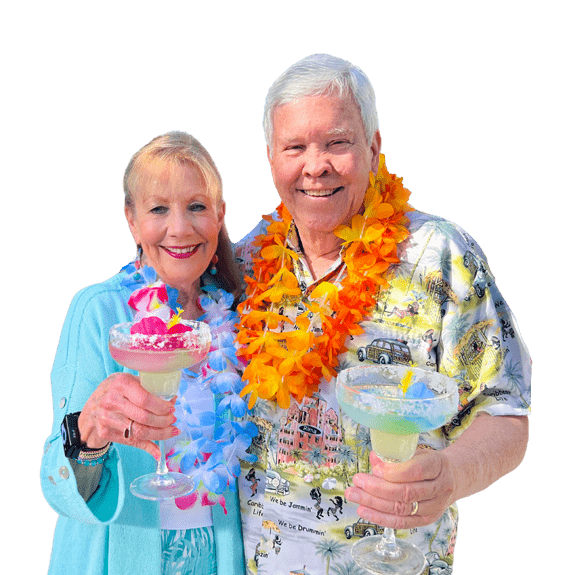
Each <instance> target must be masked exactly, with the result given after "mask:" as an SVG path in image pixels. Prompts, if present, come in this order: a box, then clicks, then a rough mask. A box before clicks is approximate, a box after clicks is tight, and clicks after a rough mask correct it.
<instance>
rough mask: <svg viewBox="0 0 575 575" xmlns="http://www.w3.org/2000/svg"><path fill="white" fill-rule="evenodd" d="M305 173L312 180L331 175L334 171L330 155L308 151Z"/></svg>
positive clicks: (318, 151)
mask: <svg viewBox="0 0 575 575" xmlns="http://www.w3.org/2000/svg"><path fill="white" fill-rule="evenodd" d="M303 171H304V175H305V176H310V177H312V178H319V177H321V176H324V175H327V174H330V173H331V172H332V171H333V166H332V165H331V159H330V155H329V154H327V153H325V152H322V151H320V150H313V149H308V150H306V154H305V165H304V170H303Z"/></svg>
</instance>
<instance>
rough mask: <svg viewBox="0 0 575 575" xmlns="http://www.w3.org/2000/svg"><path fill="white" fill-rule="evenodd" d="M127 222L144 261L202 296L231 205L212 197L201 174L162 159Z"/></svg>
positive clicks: (147, 174)
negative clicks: (204, 279)
mask: <svg viewBox="0 0 575 575" xmlns="http://www.w3.org/2000/svg"><path fill="white" fill-rule="evenodd" d="M132 202H133V205H132V206H131V207H126V218H127V220H128V224H129V226H130V231H131V232H132V235H133V236H134V240H135V241H136V243H137V244H139V245H141V246H142V249H143V251H144V256H145V259H144V263H145V264H146V265H149V266H152V267H153V268H154V269H155V270H156V272H157V273H158V275H159V276H160V278H161V279H162V280H163V281H164V283H166V284H168V285H169V286H171V287H174V288H176V289H178V290H180V291H183V292H185V293H190V292H192V291H193V290H195V291H196V292H197V290H198V285H199V278H200V276H201V275H202V274H203V273H204V272H205V271H206V269H207V268H208V266H209V265H210V261H211V260H212V258H213V256H214V254H215V253H216V248H217V246H218V233H219V231H220V229H221V227H222V224H223V219H224V212H225V205H224V203H223V202H219V204H218V202H217V201H216V199H214V198H212V197H211V195H210V194H209V192H208V190H207V186H206V183H205V182H204V178H203V177H202V175H201V173H200V172H199V170H198V169H197V168H195V167H192V166H187V165H179V164H172V163H169V162H164V161H158V162H155V163H154V164H153V165H151V166H148V167H146V168H145V169H144V170H143V173H142V174H141V175H140V177H139V183H138V185H137V186H136V189H135V190H134V191H133V192H132Z"/></svg>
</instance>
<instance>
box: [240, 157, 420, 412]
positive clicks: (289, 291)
mask: <svg viewBox="0 0 575 575" xmlns="http://www.w3.org/2000/svg"><path fill="white" fill-rule="evenodd" d="M409 195H410V192H409V191H408V190H406V189H405V188H404V187H403V184H402V179H401V178H397V177H396V176H395V175H394V174H390V173H389V172H388V171H387V168H386V166H385V157H384V156H383V154H381V155H380V158H379V168H378V172H377V174H373V173H371V174H370V178H369V187H368V189H367V191H366V193H365V198H364V202H363V212H362V213H361V214H356V215H355V216H353V218H352V220H351V222H350V224H351V225H350V226H338V227H337V228H336V229H335V230H334V234H335V235H336V236H337V237H339V238H341V239H342V240H343V251H342V257H343V262H344V263H345V270H346V272H347V274H346V275H345V277H343V279H342V280H341V282H340V286H339V287H338V286H336V285H334V284H331V283H329V282H322V283H320V284H319V285H318V286H316V288H315V289H314V290H313V291H312V292H311V294H310V295H309V303H307V302H305V301H302V293H301V289H300V287H299V283H298V281H297V278H296V276H295V275H294V273H293V271H292V270H291V269H290V268H289V266H291V265H292V264H291V262H292V261H293V259H297V255H296V253H295V252H294V251H293V250H290V249H289V248H288V247H287V243H286V238H287V235H288V232H289V229H290V225H291V222H292V217H291V215H290V214H289V212H288V211H287V209H286V208H285V206H284V205H283V204H280V206H279V207H278V209H277V211H278V214H279V220H276V219H272V218H271V217H269V216H266V217H265V219H266V220H267V221H268V222H270V223H269V225H268V226H267V229H266V232H267V233H266V234H263V235H261V236H258V237H257V238H256V239H255V242H254V244H255V245H256V246H258V247H259V256H258V257H255V258H254V261H253V272H254V275H253V277H252V278H250V277H246V282H247V290H246V295H247V298H246V300H245V301H244V302H242V303H241V304H240V306H238V309H239V311H241V312H242V313H243V316H242V317H241V319H240V322H239V324H238V328H239V333H238V337H237V341H238V342H239V343H240V344H241V345H242V348H241V349H240V350H239V351H238V355H241V356H243V357H244V358H245V359H246V360H247V361H248V362H249V363H248V365H247V367H246V369H245V371H244V375H243V379H244V381H247V383H246V385H245V387H244V389H243V390H242V391H241V393H240V395H241V396H244V395H247V394H251V395H250V400H249V404H248V405H249V407H250V408H251V407H253V405H254V404H255V402H256V400H257V399H258V398H259V397H261V398H262V399H266V400H275V401H277V403H278V406H279V407H281V408H284V409H287V408H288V407H289V405H290V395H291V396H293V397H295V398H296V399H297V400H298V401H301V400H302V399H303V398H304V397H305V396H311V395H312V394H313V393H314V392H315V391H317V390H318V387H319V383H320V380H321V378H322V377H323V378H325V379H326V380H327V381H329V380H330V379H331V378H332V377H333V376H335V375H336V370H335V368H336V366H337V364H338V356H339V355H340V354H341V353H343V352H345V351H346V350H347V348H346V346H345V341H346V338H347V336H348V335H350V334H352V335H357V334H360V333H362V332H363V329H362V328H361V325H360V323H361V322H362V321H363V320H365V319H366V318H367V317H369V315H370V314H371V313H372V312H373V309H374V308H375V305H376V301H377V299H376V298H377V296H378V293H379V290H380V289H382V288H383V289H386V288H388V287H389V280H388V277H387V276H388V275H389V268H390V266H391V265H392V264H394V263H399V258H398V256H397V245H398V244H399V243H400V242H402V241H404V240H405V239H406V238H407V237H408V236H409V232H408V230H407V228H406V223H407V220H406V217H405V213H406V212H408V211H411V210H412V208H411V206H409V204H408V203H407V201H408V199H409ZM284 301H286V302H287V303H288V305H289V302H290V301H291V302H293V301H298V302H301V303H302V304H303V305H304V306H305V307H306V308H307V313H303V314H301V315H300V316H299V317H298V318H297V320H296V322H295V324H296V325H295V326H294V327H295V329H294V330H292V331H285V332H281V331H278V330H279V329H280V326H281V329H284V328H285V327H287V326H293V323H294V322H293V321H291V320H289V319H288V318H287V317H285V316H283V315H281V314H280V313H279V312H278V311H277V310H279V308H280V306H281V305H282V302H284ZM308 314H313V316H314V317H318V318H319V319H320V320H321V327H322V334H321V335H316V334H314V333H312V331H311V325H312V323H314V322H311V321H310V320H309V319H308V317H307V316H308ZM292 329H293V328H292Z"/></svg>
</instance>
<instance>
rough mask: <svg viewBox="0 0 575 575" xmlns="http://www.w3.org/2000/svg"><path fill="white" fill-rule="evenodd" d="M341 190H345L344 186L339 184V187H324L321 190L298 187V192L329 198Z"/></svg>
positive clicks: (309, 195)
mask: <svg viewBox="0 0 575 575" xmlns="http://www.w3.org/2000/svg"><path fill="white" fill-rule="evenodd" d="M341 190H343V186H338V187H337V188H323V189H321V190H313V189H304V188H298V192H301V193H302V194H305V195H306V196H308V197H310V198H329V197H330V196H333V195H334V194H337V192H340V191H341Z"/></svg>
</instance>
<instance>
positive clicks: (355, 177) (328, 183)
mask: <svg viewBox="0 0 575 575" xmlns="http://www.w3.org/2000/svg"><path fill="white" fill-rule="evenodd" d="M380 146H381V138H380V135H379V132H376V134H375V135H374V137H373V139H372V141H371V142H367V141H366V138H365V132H364V128H363V123H362V121H361V116H360V113H359V109H358V107H357V105H356V104H355V103H354V102H353V100H352V99H351V98H350V97H346V98H343V99H342V98H339V97H337V96H309V97H305V98H302V99H300V100H296V101H294V102H291V103H289V104H284V105H283V106H279V107H278V108H277V109H276V110H275V112H274V115H273V139H272V148H271V150H270V149H269V148H268V159H269V162H270V165H271V169H272V176H273V179H274V183H275V185H276V188H277V190H278V193H279V195H280V198H281V200H282V202H283V203H284V205H285V206H286V208H287V209H288V210H289V212H290V213H291V215H292V216H293V218H294V220H295V223H296V225H297V227H298V229H299V230H300V232H304V233H311V234H314V233H317V232H320V233H326V232H333V230H334V229H335V228H336V227H337V226H339V225H340V224H344V223H349V222H350V221H351V218H352V217H353V216H354V215H355V214H357V213H358V212H359V210H360V207H361V204H362V201H363V197H364V195H365V191H366V189H367V187H368V184H369V172H370V171H373V172H377V166H378V162H379V150H380Z"/></svg>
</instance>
